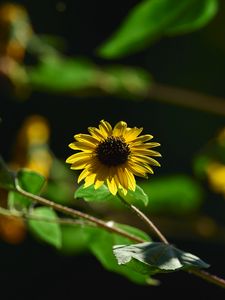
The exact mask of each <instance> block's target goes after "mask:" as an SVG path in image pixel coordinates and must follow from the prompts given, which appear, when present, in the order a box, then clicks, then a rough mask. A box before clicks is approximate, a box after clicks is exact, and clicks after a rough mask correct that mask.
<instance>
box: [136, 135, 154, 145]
mask: <svg viewBox="0 0 225 300" xmlns="http://www.w3.org/2000/svg"><path fill="white" fill-rule="evenodd" d="M152 138H153V136H152V135H151V134H145V135H141V136H139V137H137V138H136V139H135V140H133V141H132V144H133V145H134V144H140V143H144V142H147V141H149V140H151V139H152Z"/></svg>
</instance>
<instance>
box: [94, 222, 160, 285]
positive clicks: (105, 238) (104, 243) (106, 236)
mask: <svg viewBox="0 0 225 300" xmlns="http://www.w3.org/2000/svg"><path fill="white" fill-rule="evenodd" d="M115 225H117V226H118V227H120V228H122V229H124V230H126V231H127V232H130V233H132V234H136V235H137V236H140V237H142V238H143V237H144V238H145V239H146V240H149V237H148V236H147V235H146V234H145V233H144V232H142V231H141V230H139V229H136V228H133V227H131V226H128V225H121V224H120V225H118V224H115ZM124 242H125V243H129V244H130V243H131V241H130V240H129V239H127V238H125V237H122V236H119V235H117V234H114V233H109V232H107V231H105V230H102V229H99V228H92V238H91V239H90V243H89V249H90V250H91V252H92V253H93V254H94V255H95V256H96V257H97V259H98V260H99V261H100V262H101V264H102V265H103V267H105V268H106V269H107V270H109V271H112V272H116V273H119V274H121V275H123V276H125V277H127V278H129V279H130V280H131V281H133V282H135V283H138V284H157V282H156V281H155V280H153V279H152V278H151V279H149V276H148V275H142V274H139V273H137V272H136V271H133V270H130V269H129V268H127V267H126V266H119V265H118V264H117V261H116V259H115V256H114V255H113V251H112V247H113V246H114V245H115V244H118V243H124Z"/></svg>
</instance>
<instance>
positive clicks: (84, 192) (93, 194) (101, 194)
mask: <svg viewBox="0 0 225 300" xmlns="http://www.w3.org/2000/svg"><path fill="white" fill-rule="evenodd" d="M74 197H75V198H82V199H84V200H85V201H88V202H91V201H109V200H115V199H117V200H118V197H116V196H113V195H112V194H111V193H110V191H109V190H108V188H107V187H106V186H105V185H104V184H103V185H102V186H101V187H100V188H98V189H97V190H96V189H95V188H94V185H91V186H89V187H86V188H84V185H81V186H80V187H79V188H78V189H77V190H76V191H75V194H74Z"/></svg>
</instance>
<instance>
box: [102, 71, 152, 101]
mask: <svg viewBox="0 0 225 300" xmlns="http://www.w3.org/2000/svg"><path fill="white" fill-rule="evenodd" d="M101 78H102V80H100V81H99V83H100V87H101V88H102V89H103V90H105V91H106V92H108V93H110V94H116V95H119V96H120V97H123V96H124V97H132V99H134V100H137V97H138V98H139V97H145V96H146V95H147V93H148V91H149V89H150V87H151V84H152V81H153V79H152V77H151V75H150V74H149V73H148V72H146V71H145V70H143V69H141V68H131V67H126V66H122V65H114V66H106V67H105V68H104V69H103V74H102V77H101Z"/></svg>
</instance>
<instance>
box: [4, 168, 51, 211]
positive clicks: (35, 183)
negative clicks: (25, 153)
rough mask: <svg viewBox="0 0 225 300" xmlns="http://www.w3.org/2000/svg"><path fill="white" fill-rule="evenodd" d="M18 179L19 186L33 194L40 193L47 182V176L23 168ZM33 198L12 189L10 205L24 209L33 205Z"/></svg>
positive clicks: (10, 206)
mask: <svg viewBox="0 0 225 300" xmlns="http://www.w3.org/2000/svg"><path fill="white" fill-rule="evenodd" d="M16 180H17V183H18V184H19V186H20V187H21V188H22V189H23V190H25V191H27V192H30V193H32V194H35V195H36V194H39V193H40V192H41V190H42V188H43V186H44V184H45V178H44V177H43V176H42V175H40V174H38V173H36V172H34V171H31V170H28V169H21V170H20V171H19V172H18V173H17V175H16ZM31 203H32V202H31V200H30V199H28V198H27V197H25V196H23V195H21V194H19V193H18V192H14V191H10V192H9V196H8V205H9V208H10V209H16V210H24V209H26V208H28V207H29V206H30V205H31Z"/></svg>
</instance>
